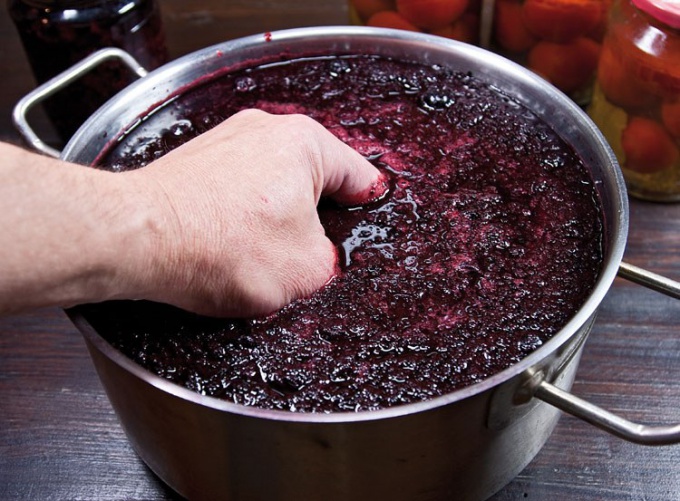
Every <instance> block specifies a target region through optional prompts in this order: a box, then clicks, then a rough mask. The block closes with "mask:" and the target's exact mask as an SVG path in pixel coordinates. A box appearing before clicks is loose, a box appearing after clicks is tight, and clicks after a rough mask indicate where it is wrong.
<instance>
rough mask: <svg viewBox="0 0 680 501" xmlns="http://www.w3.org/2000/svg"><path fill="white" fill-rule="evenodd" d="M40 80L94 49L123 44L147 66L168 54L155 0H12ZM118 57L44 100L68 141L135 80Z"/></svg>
mask: <svg viewBox="0 0 680 501" xmlns="http://www.w3.org/2000/svg"><path fill="white" fill-rule="evenodd" d="M7 8H8V11H9V14H10V16H11V18H12V20H13V21H14V23H15V25H16V27H17V30H18V32H19V35H20V37H21V41H22V44H23V46H24V49H25V51H26V56H27V57H28V60H29V63H30V65H31V68H32V70H33V73H34V75H35V78H36V80H37V83H38V84H41V83H44V82H45V81H47V80H48V79H50V78H51V77H53V76H54V75H56V74H58V73H60V72H61V71H63V70H65V69H67V68H69V67H71V66H73V65H74V64H75V63H77V62H78V61H80V60H82V59H83V58H85V57H86V56H88V55H89V54H91V53H92V52H95V51H96V50H98V49H101V48H105V47H119V48H121V49H123V50H125V51H127V52H128V53H130V55H132V56H133V57H134V58H135V59H136V60H137V61H138V62H139V63H140V64H141V65H142V66H144V67H145V68H146V69H147V70H152V69H154V68H157V67H158V66H160V65H161V64H163V63H165V62H166V61H167V59H168V53H167V49H166V46H165V38H164V34H163V27H162V22H161V16H160V11H159V8H158V6H157V5H156V3H155V1H154V0H8V2H7ZM134 79H135V77H134V76H133V74H132V72H130V71H129V70H128V69H127V68H126V67H124V66H123V65H122V64H120V63H117V62H107V63H104V64H102V65H101V66H99V67H98V68H97V69H96V70H94V71H92V72H91V73H88V74H87V75H85V76H83V77H82V78H81V79H79V80H78V81H77V82H75V83H73V84H71V85H69V87H68V88H66V89H64V90H62V91H60V92H59V93H58V94H56V95H54V96H52V97H50V98H49V99H47V100H46V101H45V102H44V106H45V111H46V112H47V115H48V117H49V118H50V120H51V121H52V123H53V124H54V125H55V128H56V130H57V132H58V134H59V136H60V137H61V139H62V140H63V141H68V139H69V138H70V137H71V136H72V135H73V133H74V132H75V131H76V130H77V129H78V127H79V126H80V125H82V123H83V122H84V121H85V120H86V119H87V118H88V117H89V116H90V115H91V114H92V113H93V112H94V111H95V110H96V109H97V108H99V106H101V105H102V104H103V103H104V102H105V101H106V100H107V99H108V98H110V97H111V96H112V95H113V94H115V93H116V92H118V91H120V90H121V89H123V88H124V87H125V86H127V85H128V84H130V83H131V82H132V81H134Z"/></svg>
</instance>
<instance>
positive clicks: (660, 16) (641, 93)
mask: <svg viewBox="0 0 680 501" xmlns="http://www.w3.org/2000/svg"><path fill="white" fill-rule="evenodd" d="M588 113H589V115H590V116H591V118H592V119H593V121H594V122H595V123H596V124H597V125H598V127H599V128H600V130H601V131H602V133H603V134H604V135H605V137H606V138H607V140H608V142H609V144H610V145H611V146H612V149H613V150H614V152H615V153H616V156H617V158H618V160H619V163H620V164H621V168H622V170H623V175H624V178H625V179H626V184H627V186H628V191H629V193H630V194H631V195H633V196H636V197H638V198H644V199H649V200H655V201H680V4H678V3H677V2H676V1H671V0H618V1H617V3H616V4H615V5H614V7H613V9H612V11H611V16H610V19H609V26H608V29H607V33H606V36H605V38H604V42H603V45H602V55H601V57H600V62H599V66H598V73H597V84H596V87H595V92H594V94H593V101H592V103H591V105H590V107H589V108H588Z"/></svg>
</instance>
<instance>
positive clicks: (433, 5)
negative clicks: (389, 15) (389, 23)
mask: <svg viewBox="0 0 680 501" xmlns="http://www.w3.org/2000/svg"><path fill="white" fill-rule="evenodd" d="M467 6H468V0H397V11H398V12H399V14H401V15H402V16H404V19H406V20H407V21H408V22H410V23H411V24H414V25H416V26H417V27H419V28H422V29H426V30H435V29H438V28H443V27H445V26H446V25H448V24H451V23H453V22H454V21H455V20H456V19H458V18H459V17H460V16H461V15H462V14H463V12H465V9H466V8H467Z"/></svg>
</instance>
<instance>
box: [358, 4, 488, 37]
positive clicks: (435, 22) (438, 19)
mask: <svg viewBox="0 0 680 501" xmlns="http://www.w3.org/2000/svg"><path fill="white" fill-rule="evenodd" d="M482 2H483V0H349V14H350V22H351V23H352V24H358V25H366V26H375V27H379V28H396V29H401V30H407V31H417V32H422V33H431V34H433V35H439V36H442V37H445V38H450V39H452V40H458V41H461V42H466V43H471V44H475V45H479V44H480V23H481V11H482Z"/></svg>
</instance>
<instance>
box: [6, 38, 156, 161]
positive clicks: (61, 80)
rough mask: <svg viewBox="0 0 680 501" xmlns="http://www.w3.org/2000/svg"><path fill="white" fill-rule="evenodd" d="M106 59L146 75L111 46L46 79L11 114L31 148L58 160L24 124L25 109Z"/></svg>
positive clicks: (21, 100)
mask: <svg viewBox="0 0 680 501" xmlns="http://www.w3.org/2000/svg"><path fill="white" fill-rule="evenodd" d="M110 59H120V60H121V61H122V62H123V63H124V64H125V65H127V66H128V67H129V68H130V69H131V70H132V71H133V72H134V73H135V74H137V75H138V76H139V77H140V78H143V77H145V76H146V75H147V74H148V72H147V71H146V69H145V68H144V67H143V66H142V65H140V64H139V63H138V62H137V61H136V60H135V58H133V57H132V56H131V55H130V54H128V53H127V52H125V51H124V50H121V49H118V48H115V47H108V48H106V49H101V50H98V51H97V52H94V53H92V54H90V55H89V56H87V57H86V58H85V59H83V60H82V61H79V62H78V63H76V64H74V65H73V66H71V67H70V68H68V69H66V70H64V71H63V72H61V73H59V74H58V75H56V76H55V77H53V78H51V79H49V80H48V81H47V82H45V83H44V84H42V85H40V86H38V87H36V88H35V89H34V90H33V91H31V92H29V93H28V94H26V95H25V96H24V97H22V98H21V99H20V100H19V102H18V103H17V104H16V106H14V111H13V113H12V119H13V121H14V126H15V127H16V128H17V130H18V131H19V133H20V134H21V135H22V136H23V138H24V139H25V140H26V141H27V142H28V143H29V144H30V145H31V146H32V147H33V148H34V149H36V150H38V151H39V152H41V153H44V154H45V155H49V156H51V157H55V158H59V156H60V155H61V152H60V151H59V150H56V149H55V148H52V147H51V146H49V145H48V144H46V143H45V142H44V141H43V140H42V139H40V138H39V137H38V135H37V134H36V133H35V132H34V131H33V128H31V126H30V125H29V124H28V120H27V118H26V115H27V114H28V112H29V110H30V109H31V108H33V106H35V105H36V104H38V103H40V102H41V101H43V100H44V99H45V98H47V97H49V96H51V95H52V94H55V93H57V92H59V91H60V90H61V89H63V88H64V87H67V86H68V85H70V84H71V83H72V82H74V81H75V80H78V79H79V78H80V77H82V76H83V75H84V74H85V73H88V72H89V71H91V70H93V69H94V68H95V67H96V66H98V65H100V64H101V63H103V62H104V61H108V60H110Z"/></svg>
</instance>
